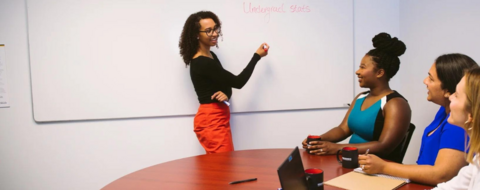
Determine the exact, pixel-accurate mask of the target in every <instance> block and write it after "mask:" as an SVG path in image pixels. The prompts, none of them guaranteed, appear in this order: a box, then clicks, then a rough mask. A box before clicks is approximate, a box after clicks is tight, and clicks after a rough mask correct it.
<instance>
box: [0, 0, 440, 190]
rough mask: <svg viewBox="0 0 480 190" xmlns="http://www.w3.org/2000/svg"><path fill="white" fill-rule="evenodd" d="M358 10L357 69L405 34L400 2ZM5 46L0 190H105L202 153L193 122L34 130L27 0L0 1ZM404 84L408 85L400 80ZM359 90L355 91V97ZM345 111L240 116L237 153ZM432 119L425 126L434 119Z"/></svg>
mask: <svg viewBox="0 0 480 190" xmlns="http://www.w3.org/2000/svg"><path fill="white" fill-rule="evenodd" d="M354 11H355V22H356V24H355V42H354V43H355V52H356V53H355V69H356V68H358V63H359V62H360V59H361V57H362V56H363V55H364V54H365V53H366V52H367V51H368V50H369V49H371V48H372V46H371V38H372V37H373V36H374V35H375V34H377V33H379V32H383V31H385V32H389V33H391V34H392V35H394V36H398V34H400V32H399V25H400V23H399V20H400V19H399V1H398V0H389V1H384V0H369V1H355V10H354ZM400 39H402V37H401V36H400ZM0 43H4V44H6V51H7V53H6V54H7V59H6V62H7V69H8V73H7V77H8V81H9V87H10V88H9V90H10V91H9V93H10V105H11V107H10V108H4V109H0V189H9V190H17V189H19V190H24V189H42V190H43V189H52V190H55V189H62V190H63V189H69V190H74V189H79V190H85V189H100V188H101V187H103V186H105V185H107V184H108V183H110V182H111V181H113V180H115V179H118V178H120V177H122V176H124V175H126V174H128V173H131V172H133V171H136V170H139V169H141V168H145V167H148V166H151V165H155V164H158V163H161V162H165V161H169V160H173V159H178V158H182V157H187V156H194V155H198V154H203V149H202V148H201V147H200V145H199V144H198V142H197V140H196V137H195V135H194V133H193V132H192V124H193V116H187V117H163V118H149V119H124V120H106V121H89V122H62V123H46V124H36V123H35V122H34V121H33V118H32V101H31V89H30V75H29V62H28V41H27V28H26V12H25V2H24V1H19V0H2V1H0ZM407 46H408V47H411V45H409V44H408V43H407ZM409 50H410V49H409ZM409 50H407V54H408V53H411V51H409ZM403 65H406V64H405V60H404V59H403V58H402V69H401V70H400V72H399V76H396V77H395V78H394V79H393V81H392V87H393V88H394V89H399V88H401V85H400V79H401V78H410V76H409V75H408V73H409V72H410V71H409V70H406V69H405V67H403ZM352 70H354V69H352ZM186 72H187V71H186ZM421 73H422V72H421ZM352 74H353V73H352ZM402 75H404V77H402ZM405 76H406V77H405ZM401 84H409V83H405V82H403V80H402V83H401ZM251 85H254V84H251ZM346 88H350V87H346ZM360 90H361V89H358V88H356V93H359V92H360ZM402 90H403V89H402ZM361 91H363V90H361ZM400 92H401V93H402V94H404V93H403V91H400ZM329 93H334V92H329ZM352 96H353V95H352ZM417 96H418V95H416V94H415V93H412V94H411V95H410V96H408V97H407V98H409V100H412V99H422V98H424V96H423V94H422V95H421V96H418V97H417ZM345 111H346V110H345V109H326V110H306V111H279V112H265V113H243V114H234V115H232V128H233V129H232V130H233V134H234V142H235V146H236V148H237V149H256V148H276V147H281V148H292V147H294V146H297V145H300V142H301V141H302V140H303V138H304V137H305V136H306V135H307V134H309V133H312V134H320V133H323V132H325V131H327V130H328V129H330V128H331V127H333V126H335V125H337V124H338V123H340V121H341V120H342V118H343V117H344V114H345ZM414 113H418V112H417V111H416V110H414ZM426 115H428V116H426V117H427V118H428V119H427V121H428V120H430V118H431V117H432V116H433V114H432V113H427V114H426ZM418 123H421V122H418ZM418 131H419V130H417V134H418ZM417 143H418V142H417ZM412 144H415V143H413V142H412ZM418 144H419V143H418ZM417 152H418V150H415V151H413V152H412V150H411V149H410V150H409V152H408V154H407V156H408V157H407V158H406V160H408V161H413V160H415V159H416V156H417V155H416V153H417Z"/></svg>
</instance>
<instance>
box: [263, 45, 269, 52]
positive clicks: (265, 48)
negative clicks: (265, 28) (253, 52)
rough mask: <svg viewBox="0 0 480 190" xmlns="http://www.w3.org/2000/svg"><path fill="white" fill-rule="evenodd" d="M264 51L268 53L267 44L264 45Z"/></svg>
mask: <svg viewBox="0 0 480 190" xmlns="http://www.w3.org/2000/svg"><path fill="white" fill-rule="evenodd" d="M263 50H265V52H267V51H268V49H267V45H266V44H263Z"/></svg>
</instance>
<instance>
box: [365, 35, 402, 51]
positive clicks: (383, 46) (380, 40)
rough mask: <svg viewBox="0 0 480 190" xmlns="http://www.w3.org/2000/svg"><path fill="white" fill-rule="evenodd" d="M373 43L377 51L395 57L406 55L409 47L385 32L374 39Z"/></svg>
mask: <svg viewBox="0 0 480 190" xmlns="http://www.w3.org/2000/svg"><path fill="white" fill-rule="evenodd" d="M372 42H373V47H375V49H377V50H379V51H383V52H385V53H387V54H391V55H395V56H401V55H403V53H405V50H407V47H406V46H405V44H404V43H403V42H402V41H400V40H398V38H396V37H394V38H392V37H391V36H390V34H387V33H385V32H382V33H380V34H377V35H376V36H375V37H373V39H372Z"/></svg>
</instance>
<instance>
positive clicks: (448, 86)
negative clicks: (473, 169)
mask: <svg viewBox="0 0 480 190" xmlns="http://www.w3.org/2000/svg"><path fill="white" fill-rule="evenodd" d="M474 67H478V65H477V63H475V61H474V60H473V59H472V58H470V57H468V56H466V55H463V54H457V53H455V54H446V55H441V56H439V57H438V58H437V59H436V60H435V63H433V65H432V66H431V68H430V70H429V71H428V77H426V78H425V80H424V81H423V83H425V85H426V86H427V89H428V96H427V100H428V101H430V102H433V103H435V104H437V105H440V108H439V110H438V112H437V114H436V115H435V118H434V120H433V121H432V122H431V123H430V125H428V126H427V127H426V128H425V131H424V132H423V136H422V144H421V146H420V153H419V156H418V160H417V164H418V165H403V164H397V163H392V162H386V161H384V160H382V159H379V158H378V157H377V156H375V155H373V154H369V155H368V156H365V155H359V156H358V161H359V164H360V166H361V167H363V168H364V169H363V170H364V171H365V172H367V173H369V174H375V173H384V174H388V175H392V176H398V177H403V178H408V179H410V180H412V181H415V182H418V183H423V184H428V185H436V184H438V183H441V182H445V181H448V180H450V179H452V178H453V177H454V176H455V175H457V173H458V171H459V170H460V168H462V167H463V166H465V165H466V164H467V163H466V162H465V153H464V151H465V146H466V141H465V136H466V133H465V130H464V129H463V128H461V127H458V126H455V125H452V124H450V123H448V122H447V119H448V118H449V117H450V107H449V105H450V100H449V96H450V95H451V94H453V93H455V92H456V89H455V86H456V85H457V83H459V82H460V80H461V78H462V77H463V73H464V71H465V70H467V69H469V68H474Z"/></svg>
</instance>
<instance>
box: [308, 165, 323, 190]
mask: <svg viewBox="0 0 480 190" xmlns="http://www.w3.org/2000/svg"><path fill="white" fill-rule="evenodd" d="M305 176H306V177H307V186H308V189H309V190H323V170H321V169H317V168H310V169H306V170H305Z"/></svg>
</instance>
